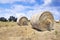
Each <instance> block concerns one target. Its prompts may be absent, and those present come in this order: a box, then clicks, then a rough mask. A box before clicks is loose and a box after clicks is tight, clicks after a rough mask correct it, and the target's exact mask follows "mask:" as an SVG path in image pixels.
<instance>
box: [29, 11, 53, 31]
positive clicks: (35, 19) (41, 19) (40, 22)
mask: <svg viewBox="0 0 60 40" xmlns="http://www.w3.org/2000/svg"><path fill="white" fill-rule="evenodd" d="M30 23H31V25H32V27H33V28H35V29H38V30H42V31H45V30H49V31H50V30H51V29H52V28H53V24H54V18H53V15H52V14H51V12H48V11H45V12H43V13H39V14H36V15H33V16H32V18H31V20H30Z"/></svg>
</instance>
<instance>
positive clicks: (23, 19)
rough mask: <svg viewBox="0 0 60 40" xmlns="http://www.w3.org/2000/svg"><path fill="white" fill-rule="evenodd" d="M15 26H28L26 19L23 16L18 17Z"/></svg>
mask: <svg viewBox="0 0 60 40" xmlns="http://www.w3.org/2000/svg"><path fill="white" fill-rule="evenodd" d="M17 24H18V25H20V26H23V25H28V18H27V17H25V16H20V17H19V18H18V19H17Z"/></svg>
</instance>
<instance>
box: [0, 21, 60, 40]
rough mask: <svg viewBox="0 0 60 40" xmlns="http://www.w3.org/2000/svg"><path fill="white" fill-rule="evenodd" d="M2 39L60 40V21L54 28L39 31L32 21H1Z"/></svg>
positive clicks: (0, 35) (0, 39)
mask: <svg viewBox="0 0 60 40" xmlns="http://www.w3.org/2000/svg"><path fill="white" fill-rule="evenodd" d="M0 40H60V23H54V30H51V31H37V30H35V29H33V28H32V26H31V24H30V23H28V25H27V26H19V25H17V23H16V22H0Z"/></svg>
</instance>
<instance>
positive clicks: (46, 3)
mask: <svg viewBox="0 0 60 40" xmlns="http://www.w3.org/2000/svg"><path fill="white" fill-rule="evenodd" d="M51 2H52V0H44V5H48V4H50V3H51Z"/></svg>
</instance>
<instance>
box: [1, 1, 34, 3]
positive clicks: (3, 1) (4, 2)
mask: <svg viewBox="0 0 60 40" xmlns="http://www.w3.org/2000/svg"><path fill="white" fill-rule="evenodd" d="M16 1H20V2H28V3H35V0H0V3H14V2H16Z"/></svg>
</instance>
